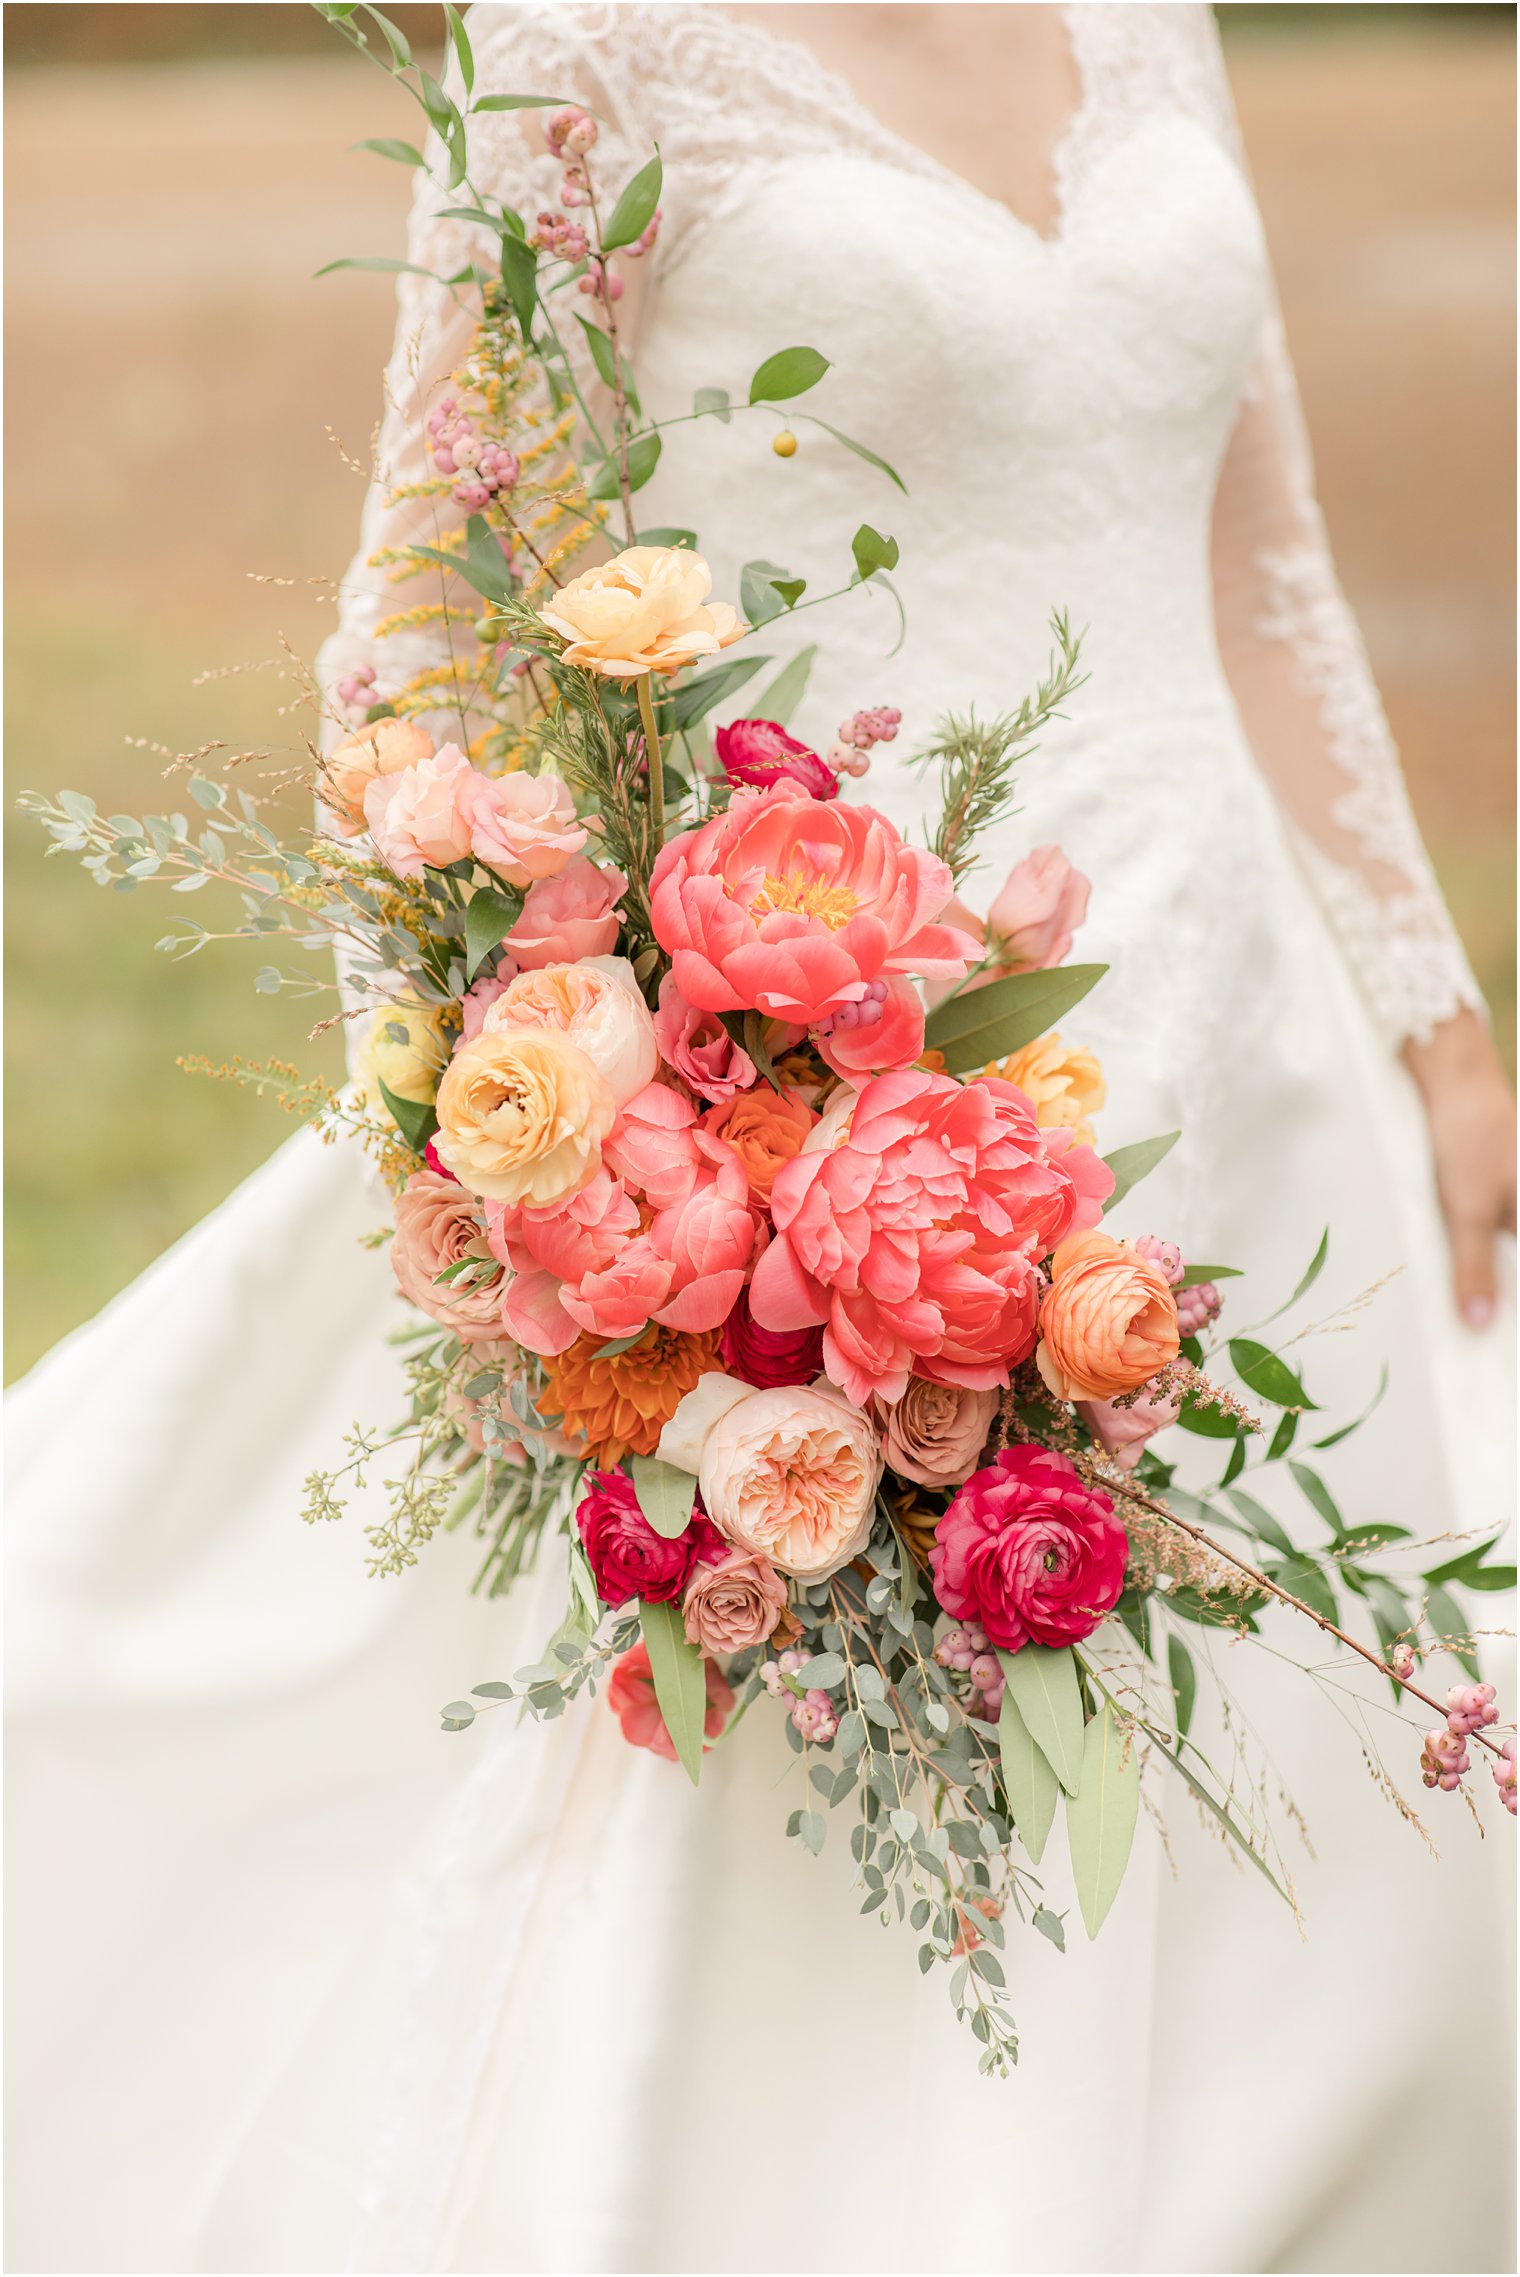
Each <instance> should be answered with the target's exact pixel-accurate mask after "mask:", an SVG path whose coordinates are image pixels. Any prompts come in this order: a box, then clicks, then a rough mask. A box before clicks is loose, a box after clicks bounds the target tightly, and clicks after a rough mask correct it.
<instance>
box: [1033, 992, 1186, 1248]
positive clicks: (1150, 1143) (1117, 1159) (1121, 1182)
mask: <svg viewBox="0 0 1520 2277" xmlns="http://www.w3.org/2000/svg"><path fill="white" fill-rule="evenodd" d="M1057 969H1058V970H1059V967H1058V968H1057ZM1181 1136H1182V1133H1181V1131H1165V1132H1163V1133H1162V1135H1161V1137H1160V1138H1153V1139H1136V1140H1135V1142H1134V1144H1133V1145H1132V1146H1121V1147H1116V1148H1115V1150H1114V1152H1113V1153H1112V1154H1105V1155H1104V1157H1103V1159H1104V1161H1105V1162H1106V1163H1107V1165H1108V1167H1109V1169H1110V1170H1111V1171H1112V1172H1113V1174H1114V1190H1113V1192H1112V1193H1111V1194H1110V1195H1109V1197H1108V1200H1107V1201H1106V1202H1105V1203H1104V1205H1103V1208H1104V1211H1105V1213H1106V1212H1107V1211H1109V1210H1111V1209H1112V1208H1113V1207H1114V1205H1115V1203H1116V1202H1122V1201H1123V1199H1124V1197H1125V1195H1126V1194H1127V1193H1128V1192H1129V1191H1130V1188H1131V1187H1132V1186H1138V1185H1139V1183H1140V1181H1141V1179H1142V1178H1148V1177H1149V1176H1150V1174H1151V1172H1152V1171H1153V1170H1154V1169H1155V1167H1156V1165H1157V1163H1158V1162H1164V1161H1165V1160H1166V1157H1167V1156H1168V1155H1169V1154H1170V1153H1171V1151H1172V1148H1173V1147H1174V1146H1175V1145H1176V1144H1177V1141H1178V1140H1179V1139H1180V1138H1181Z"/></svg>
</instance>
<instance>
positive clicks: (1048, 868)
mask: <svg viewBox="0 0 1520 2277" xmlns="http://www.w3.org/2000/svg"><path fill="white" fill-rule="evenodd" d="M1091 891H1092V888H1091V886H1090V885H1089V883H1088V881H1087V879H1086V878H1084V877H1083V875H1082V873H1081V871H1080V870H1074V869H1073V868H1072V866H1071V864H1070V862H1068V861H1067V859H1066V856H1065V855H1064V854H1063V853H1062V852H1061V849H1060V847H1059V846H1036V848H1035V850H1034V852H1033V853H1032V854H1026V855H1025V857H1024V859H1023V861H1022V862H1015V863H1014V865H1013V868H1012V869H1011V870H1010V871H1009V873H1008V877H1007V880H1006V882H1005V883H1004V885H1003V888H1002V891H1001V892H1000V893H999V894H998V896H997V899H996V900H995V901H994V902H993V904H992V907H991V908H990V909H989V910H988V912H987V938H988V939H989V941H993V942H995V943H997V945H998V963H999V964H1000V965H1001V966H1002V967H1003V968H1004V970H1005V971H1006V970H1007V969H1008V968H1009V967H1010V966H1011V967H1012V968H1013V969H1014V970H1015V971H1018V972H1029V971H1036V972H1043V971H1045V970H1046V968H1047V967H1048V966H1050V965H1058V964H1059V963H1060V962H1061V960H1062V958H1063V957H1066V956H1068V955H1069V954H1070V953H1071V937H1072V935H1073V933H1074V932H1075V931H1076V929H1077V927H1078V926H1079V925H1080V924H1081V923H1082V920H1083V919H1084V918H1085V917H1086V915H1087V897H1088V895H1089V894H1090V893H1091Z"/></svg>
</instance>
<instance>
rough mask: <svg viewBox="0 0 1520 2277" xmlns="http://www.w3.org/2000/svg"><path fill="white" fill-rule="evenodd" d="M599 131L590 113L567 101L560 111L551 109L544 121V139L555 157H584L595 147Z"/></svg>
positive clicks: (570, 158) (571, 158)
mask: <svg viewBox="0 0 1520 2277" xmlns="http://www.w3.org/2000/svg"><path fill="white" fill-rule="evenodd" d="M599 132H600V129H599V128H598V126H597V123H596V121H595V119H594V118H593V117H592V116H591V113H590V112H589V111H583V110H582V109H581V108H580V106H579V105H578V104H576V103H567V104H566V105H565V107H564V109H563V110H561V111H551V112H550V113H549V116H548V118H547V119H546V120H545V121H544V140H545V141H546V142H547V143H548V145H549V148H550V149H551V150H552V151H553V153H554V155H555V157H556V158H564V159H569V160H573V159H576V158H584V157H585V155H586V153H587V151H588V150H594V149H595V147H596V138H597V135H598V133H599Z"/></svg>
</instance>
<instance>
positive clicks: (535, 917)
mask: <svg viewBox="0 0 1520 2277" xmlns="http://www.w3.org/2000/svg"><path fill="white" fill-rule="evenodd" d="M627 890H628V880H627V879H626V878H625V877H624V875H623V873H622V871H621V870H615V869H613V868H612V867H611V865H610V864H609V865H607V866H606V867H605V868H603V867H601V866H600V865H599V864H597V863H596V862H592V861H588V860H587V858H586V856H585V855H584V854H577V855H576V856H575V857H574V858H573V859H572V860H571V861H569V862H567V863H566V865H565V867H564V869H562V870H561V871H560V873H559V875H558V877H554V878H543V879H540V881H539V882H538V884H536V885H532V886H530V887H529V888H528V891H527V894H526V896H525V897H524V900H523V905H522V914H521V916H520V917H519V918H518V920H517V922H516V924H515V925H514V926H513V927H512V929H511V931H510V932H509V933H508V935H507V947H508V948H509V949H510V950H511V952H512V955H513V956H514V957H515V959H516V960H517V965H518V967H519V968H520V969H521V970H522V971H523V972H541V971H542V970H543V968H544V966H545V965H559V964H577V963H579V961H580V959H581V958H582V957H608V956H611V954H612V952H613V950H614V949H615V948H616V947H617V939H618V928H619V924H620V922H621V916H622V913H621V911H620V910H619V908H618V903H619V902H620V900H621V899H622V897H623V895H624V894H625V893H626V892H627Z"/></svg>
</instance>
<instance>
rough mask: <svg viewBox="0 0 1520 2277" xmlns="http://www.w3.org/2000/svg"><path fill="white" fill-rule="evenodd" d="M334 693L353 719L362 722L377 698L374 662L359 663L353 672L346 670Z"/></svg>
mask: <svg viewBox="0 0 1520 2277" xmlns="http://www.w3.org/2000/svg"><path fill="white" fill-rule="evenodd" d="M334 693H335V694H336V696H337V699H338V702H339V703H340V704H341V705H342V707H343V709H344V711H345V712H347V713H348V715H349V717H350V718H351V719H357V720H359V721H360V722H362V721H364V720H366V719H368V717H369V708H370V705H371V704H372V703H373V702H374V700H375V667H374V666H373V664H357V665H355V667H354V669H353V671H352V672H345V673H344V675H343V677H342V679H341V680H340V681H339V682H338V685H337V688H336V689H335V690H334Z"/></svg>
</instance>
